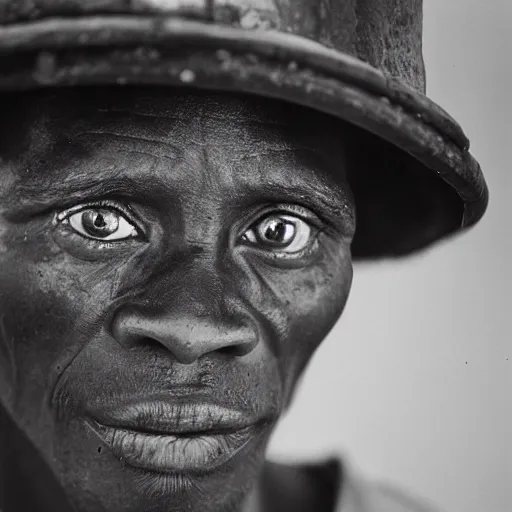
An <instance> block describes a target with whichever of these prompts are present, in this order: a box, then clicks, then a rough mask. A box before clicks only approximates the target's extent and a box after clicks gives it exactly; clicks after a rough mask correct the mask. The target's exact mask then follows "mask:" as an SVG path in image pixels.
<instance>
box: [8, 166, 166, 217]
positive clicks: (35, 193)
mask: <svg viewBox="0 0 512 512" xmlns="http://www.w3.org/2000/svg"><path fill="white" fill-rule="evenodd" d="M120 171H121V170H120ZM159 188H160V190H161V188H162V187H161V184H160V187H159ZM113 195H123V196H125V197H134V198H135V197H141V196H144V195H147V194H144V191H143V189H142V188H141V186H140V182H139V180H134V179H132V178H128V177H124V176H120V177H109V178H108V179H105V178H96V179H88V181H87V183H84V180H83V175H80V176H76V177H75V178H71V179H67V180H64V181H60V182H52V183H49V180H35V182H33V183H30V184H29V185H25V184H24V185H15V186H14V187H13V188H11V190H9V192H8V194H6V197H5V198H2V202H3V204H4V206H5V207H6V208H5V211H4V215H5V216H6V217H7V218H8V219H9V220H12V221H15V220H19V221H20V222H22V221H23V220H24V219H25V218H26V217H27V216H30V215H32V214H33V213H35V212H38V211H41V210H46V209H52V208H55V206H56V205H57V204H58V205H59V206H63V207H65V206H66V205H67V203H69V204H72V203H76V202H77V201H80V200H87V199H88V198H91V197H94V196H96V197H108V196H110V197H112V196H113Z"/></svg>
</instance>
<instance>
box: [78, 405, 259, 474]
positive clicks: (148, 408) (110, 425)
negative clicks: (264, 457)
mask: <svg viewBox="0 0 512 512" xmlns="http://www.w3.org/2000/svg"><path fill="white" fill-rule="evenodd" d="M87 424H88V425H89V426H90V427H91V428H92V430H93V431H94V433H95V434H96V435H97V436H98V437H99V438H100V439H101V440H102V441H103V442H104V443H105V444H106V445H107V446H108V447H109V449H110V450H111V452H112V453H113V454H114V455H115V456H116V457H117V458H118V459H120V460H123V461H124V462H126V463H127V464H129V465H131V466H133V467H136V468H139V469H145V470H147V471H153V472H159V473H189V472H192V473H193V472H198V473H206V472H209V471H211V470H213V469H215V468H217V467H219V466H221V465H223V464H225V463H227V462H228V461H229V460H230V459H232V458H233V457H234V456H235V455H236V454H237V453H238V452H240V451H241V450H242V449H243V448H244V447H245V446H246V445H247V444H248V443H249V441H250V440H251V438H252V437H253V435H254V432H255V430H256V428H257V424H256V422H255V421H251V420H250V418H248V417H247V416H246V415H244V414H243V413H241V412H239V411H236V410H233V409H228V408H224V407H218V406H213V405H198V404H169V403H165V402H152V403H142V404H135V405H129V406H126V407H121V408H117V409H116V410H114V411H109V412H108V413H107V414H101V413H100V414H95V415H94V416H93V418H92V419H91V420H89V421H87Z"/></svg>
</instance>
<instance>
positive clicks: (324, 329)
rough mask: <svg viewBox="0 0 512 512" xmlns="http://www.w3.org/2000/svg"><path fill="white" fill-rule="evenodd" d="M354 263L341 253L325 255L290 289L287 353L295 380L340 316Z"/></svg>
mask: <svg viewBox="0 0 512 512" xmlns="http://www.w3.org/2000/svg"><path fill="white" fill-rule="evenodd" d="M351 283H352V264H351V261H350V258H347V257H344V256H343V255H340V257H338V258H336V259H325V260H324V261H323V262H322V263H321V264H319V265H318V266H316V267H315V268H314V269H312V270H311V272H309V273H304V274H303V275H300V276H298V277H297V279H296V280H294V286H293V287H290V288H289V290H288V293H289V301H290V305H291V306H292V307H291V308H290V309H289V311H288V319H289V337H288V339H287V343H286V346H285V351H284V355H285V358H286V360H287V365H288V368H289V370H288V372H287V373H288V375H290V376H291V378H292V379H293V380H294V381H295V380H296V379H297V378H298V376H299V375H300V373H301V372H302V370H303V369H304V367H305V366H306V365H307V363H308V362H309V360H310V358H311V356H312V355H313V353H314V352H315V350H316V349H317V348H318V347H319V345H320V344H321V343H322V341H323V340H324V338H325V337H326V336H327V334H328V333H329V332H330V330H331V329H332V328H333V326H334V325H335V323H336V322H337V320H338V319H339V317H340V315H341V313H342V312H343V309H344V307H345V304H346V302H347V298H348V295H349V292H350V286H351Z"/></svg>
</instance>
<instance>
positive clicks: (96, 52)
mask: <svg viewBox="0 0 512 512" xmlns="http://www.w3.org/2000/svg"><path fill="white" fill-rule="evenodd" d="M421 48H422V0H0V91H2V92H3V93H5V94H8V93H12V92H14V91H15V92H19V91H22V90H34V89H41V88H48V87H64V86H68V87H69V86H93V85H117V86H125V85H145V86H147V85H155V86H182V87H183V86H187V87H194V88H199V89H207V90H218V91H228V92H233V93H235V92H237V93H247V94H256V95H260V96H265V97H269V98H274V99H278V100H283V101H287V102H292V103H295V104H298V105H302V106H304V107H305V108H311V109H315V110H318V111H321V112H324V113H326V114H328V115H330V116H334V117H336V118H338V119H339V120H340V125H341V123H350V124H351V125H353V126H354V132H355V133H358V134H359V135H360V136H358V137H357V141H358V145H359V146H360V149H361V151H358V155H359V157H358V159H357V161H356V162H354V166H355V168H356V172H353V176H352V187H353V189H354V194H355V198H356V208H357V219H358V220H357V235H356V238H355V240H354V244H353V255H354V258H355V259H369V258H380V257H389V256H401V255H406V254H409V253H412V252H414V251H417V250H419V249H421V248H423V247H426V246H427V245H430V244H431V243H432V242H434V241H436V240H439V239H441V238H444V237H446V236H448V235H450V234H453V233H456V232H458V231H461V230H463V229H465V228H467V227H469V226H471V225H473V224H475V223H476V222H477V221H478V220H479V219H480V218H481V216H482V215H483V213H484V212H485V209H486V206H487V201H488V192H487V186H486V183H485V180H484V178H483V176H482V173H481V170H480V167H479V165H478V163H477V162H476V160H475V159H474V158H473V157H472V155H471V154H470V153H469V142H468V139H467V138H466V136H465V135H464V133H463V131H462V129H461V128H460V126H459V125H458V124H457V123H456V122H455V121H454V119H452V117H450V116H449V115H448V114H447V113H446V112H445V111H444V110H443V109H442V108H441V107H439V106H438V105H436V104H435V103H434V102H432V101H431V100H429V99H428V98H427V96H426V95H425V69H424V65H423V57H422V50H421ZM341 133H342V131H341V130H340V134H341ZM340 136H341V135H340Z"/></svg>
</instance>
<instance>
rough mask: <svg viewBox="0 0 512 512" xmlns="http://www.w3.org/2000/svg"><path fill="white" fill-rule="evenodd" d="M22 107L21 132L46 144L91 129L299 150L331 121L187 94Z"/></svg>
mask: <svg viewBox="0 0 512 512" xmlns="http://www.w3.org/2000/svg"><path fill="white" fill-rule="evenodd" d="M23 102H24V108H23V109H22V110H23V114H21V115H22V116H23V119H24V123H23V124H24V126H25V127H30V130H31V132H32V133H34V132H36V133H37V135H38V137H43V139H44V140H49V141H51V140H52V139H59V138H61V137H62V136H66V137H67V136H71V135H75V134H76V133H79V131H80V130H84V129H87V128H95V127H96V128H103V129H105V130H106V129H107V128H112V129H119V130H123V132H129V131H130V130H131V131H137V130H139V131H143V130H146V131H148V132H151V131H154V132H158V131H160V133H159V135H160V138H162V135H172V136H173V137H179V136H180V134H186V136H188V134H189V133H188V132H191V131H196V132H201V135H203V137H204V140H203V141H202V142H208V141H212V142H217V141H219V140H222V139H226V134H227V133H226V132H228V135H230V137H229V142H232V145H233V146H236V145H237V143H238V144H240V143H243V144H246V145H247V144H250V143H261V142H270V141H273V142H275V143H277V144H280V143H283V142H286V141H287V140H290V141H294V142H296V143H299V144H300V143H301V142H302V143H304V142H305V141H306V140H309V141H314V140H318V141H321V140H324V139H325V135H326V134H330V133H332V132H333V120H331V119H330V118H329V117H328V116H325V115H323V114H320V113H316V112H314V111H312V110H310V109H305V108H301V107H297V106H294V105H291V104H287V103H285V102H282V101H277V100H272V99H268V98H260V97H255V96H248V95H238V94H226V93H213V92H210V93H207V92H200V91H196V90H190V89H172V88H171V89H170V88H162V89H160V88H150V89H144V88H102V89H68V90H59V91H56V92H43V93H39V94H33V95H31V96H28V97H25V98H24V99H23ZM17 115H18V116H19V115H20V113H19V110H18V114H17ZM161 130H165V133H162V132H161ZM338 131H339V127H338ZM319 133H321V134H322V135H321V136H319ZM331 138H332V137H331ZM190 142H192V141H190ZM196 142H198V141H196ZM225 142H228V141H225Z"/></svg>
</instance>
